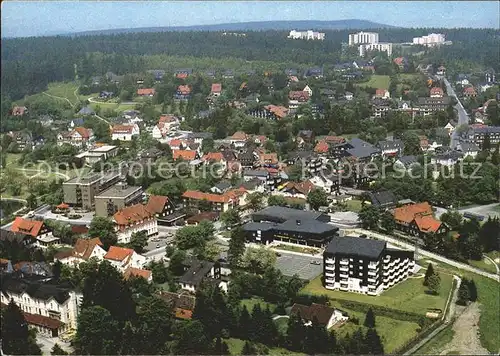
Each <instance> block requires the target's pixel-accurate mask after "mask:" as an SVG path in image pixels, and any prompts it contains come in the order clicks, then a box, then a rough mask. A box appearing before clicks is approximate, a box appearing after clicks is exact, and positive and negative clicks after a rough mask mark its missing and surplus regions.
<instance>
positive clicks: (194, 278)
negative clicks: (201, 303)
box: [179, 259, 221, 293]
mask: <svg viewBox="0 0 500 356" xmlns="http://www.w3.org/2000/svg"><path fill="white" fill-rule="evenodd" d="M220 276H221V273H220V264H219V263H218V262H209V261H199V260H196V259H194V260H193V261H192V263H191V266H190V267H189V268H188V269H187V270H186V271H185V273H184V274H183V275H182V276H181V277H180V278H179V285H180V287H181V289H183V290H186V291H189V292H191V293H196V290H197V289H198V288H199V287H200V285H201V283H202V282H204V281H207V280H209V279H212V280H215V282H216V280H219V279H220Z"/></svg>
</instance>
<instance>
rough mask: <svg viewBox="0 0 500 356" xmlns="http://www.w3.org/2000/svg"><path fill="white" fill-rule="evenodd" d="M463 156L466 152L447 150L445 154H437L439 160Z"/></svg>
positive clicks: (456, 158)
mask: <svg viewBox="0 0 500 356" xmlns="http://www.w3.org/2000/svg"><path fill="white" fill-rule="evenodd" d="M463 156H464V154H463V153H462V152H458V151H449V152H445V153H443V154H439V155H436V159H438V160H448V159H451V160H458V159H460V158H462V157H463Z"/></svg>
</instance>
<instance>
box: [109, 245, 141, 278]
mask: <svg viewBox="0 0 500 356" xmlns="http://www.w3.org/2000/svg"><path fill="white" fill-rule="evenodd" d="M104 259H105V260H106V261H108V262H109V263H111V265H112V266H113V267H115V268H116V269H117V270H118V271H120V272H122V273H124V272H125V271H126V270H127V269H128V268H130V267H132V268H137V269H142V267H144V265H145V264H146V262H147V259H146V257H144V256H142V255H139V254H138V253H137V252H135V251H134V250H132V249H131V248H125V247H118V246H111V247H110V248H109V250H108V252H107V253H106V254H105V255H104Z"/></svg>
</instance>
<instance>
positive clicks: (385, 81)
mask: <svg viewBox="0 0 500 356" xmlns="http://www.w3.org/2000/svg"><path fill="white" fill-rule="evenodd" d="M390 82H391V78H390V77H389V76H388V75H377V74H374V75H372V76H371V77H370V80H369V81H367V82H364V83H360V84H358V85H359V86H360V87H371V88H377V89H389V84H390Z"/></svg>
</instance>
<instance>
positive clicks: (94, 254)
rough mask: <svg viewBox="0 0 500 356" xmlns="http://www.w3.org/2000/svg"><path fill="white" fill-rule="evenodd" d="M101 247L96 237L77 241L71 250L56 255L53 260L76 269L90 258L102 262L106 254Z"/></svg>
mask: <svg viewBox="0 0 500 356" xmlns="http://www.w3.org/2000/svg"><path fill="white" fill-rule="evenodd" d="M102 246H103V244H102V242H101V240H100V239H99V238H98V237H96V238H93V239H78V240H76V243H75V246H74V247H73V249H72V250H70V251H64V252H60V253H57V254H56V255H55V256H54V259H55V260H57V261H60V262H61V263H62V264H65V265H68V266H71V267H78V266H79V265H80V263H82V262H87V261H88V260H89V259H91V258H95V259H97V260H99V261H102V259H103V258H104V255H105V254H106V250H104V249H103V248H102Z"/></svg>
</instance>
